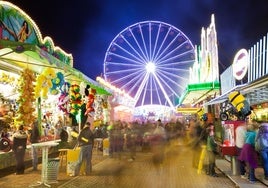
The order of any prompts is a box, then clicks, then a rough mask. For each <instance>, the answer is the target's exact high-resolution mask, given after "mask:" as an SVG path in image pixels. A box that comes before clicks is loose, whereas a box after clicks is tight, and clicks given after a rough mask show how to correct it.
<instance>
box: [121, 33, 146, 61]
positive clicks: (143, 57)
mask: <svg viewBox="0 0 268 188" xmlns="http://www.w3.org/2000/svg"><path fill="white" fill-rule="evenodd" d="M129 32H130V33H131V35H132V37H133V38H134V40H135V42H136V44H137V45H138V46H139V44H138V41H137V40H136V38H135V36H134V35H133V33H132V31H131V30H130V31H129ZM121 37H122V39H124V41H125V42H126V43H127V44H128V46H129V47H130V48H131V49H132V50H133V51H134V52H135V54H136V55H138V56H139V58H140V59H141V62H142V61H147V59H146V58H145V57H146V56H145V54H144V52H143V51H142V49H141V47H140V46H139V50H140V51H141V53H142V55H143V56H141V54H140V52H138V51H137V50H136V49H135V48H134V46H133V45H132V44H131V43H130V42H129V41H128V40H127V39H126V38H125V37H124V36H123V35H121Z"/></svg>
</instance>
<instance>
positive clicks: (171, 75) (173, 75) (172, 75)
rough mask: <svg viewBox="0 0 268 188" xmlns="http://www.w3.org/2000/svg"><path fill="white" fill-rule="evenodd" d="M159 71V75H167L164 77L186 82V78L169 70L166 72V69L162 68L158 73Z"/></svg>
mask: <svg viewBox="0 0 268 188" xmlns="http://www.w3.org/2000/svg"><path fill="white" fill-rule="evenodd" d="M160 73H161V76H167V77H166V78H169V79H171V78H176V79H180V80H181V81H182V82H186V81H187V80H188V78H185V77H183V76H181V75H177V74H174V73H170V72H167V71H164V70H162V71H161V72H159V74H160Z"/></svg>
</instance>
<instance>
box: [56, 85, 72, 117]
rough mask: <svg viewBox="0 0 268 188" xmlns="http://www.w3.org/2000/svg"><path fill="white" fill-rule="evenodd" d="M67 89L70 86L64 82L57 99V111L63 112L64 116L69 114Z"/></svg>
mask: <svg viewBox="0 0 268 188" xmlns="http://www.w3.org/2000/svg"><path fill="white" fill-rule="evenodd" d="M69 89H70V84H69V83H68V82H65V83H64V84H63V85H62V87H61V89H60V90H61V94H60V96H59V99H58V107H59V110H61V111H62V112H64V114H69V100H70V97H69Z"/></svg>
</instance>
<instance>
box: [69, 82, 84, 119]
mask: <svg viewBox="0 0 268 188" xmlns="http://www.w3.org/2000/svg"><path fill="white" fill-rule="evenodd" d="M81 99H82V95H81V94H80V87H79V85H77V84H73V85H71V87H70V106H71V108H70V113H71V114H72V115H74V116H76V115H77V114H78V112H79V110H80V108H81V105H82V100H81Z"/></svg>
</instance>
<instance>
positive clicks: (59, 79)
mask: <svg viewBox="0 0 268 188" xmlns="http://www.w3.org/2000/svg"><path fill="white" fill-rule="evenodd" d="M64 83H65V81H64V75H63V74H62V72H57V74H56V77H55V78H54V79H52V87H51V88H50V90H49V93H50V94H52V95H57V94H59V92H60V91H61V88H62V86H63V84H64Z"/></svg>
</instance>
